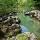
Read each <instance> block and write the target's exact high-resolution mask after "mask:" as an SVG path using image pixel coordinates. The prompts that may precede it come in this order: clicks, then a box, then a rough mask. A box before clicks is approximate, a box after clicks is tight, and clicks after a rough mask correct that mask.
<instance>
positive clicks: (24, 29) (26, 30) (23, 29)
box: [20, 25, 29, 32]
mask: <svg viewBox="0 0 40 40" xmlns="http://www.w3.org/2000/svg"><path fill="white" fill-rule="evenodd" d="M20 26H21V29H22V32H28V31H29V30H28V28H27V27H25V26H23V25H20Z"/></svg>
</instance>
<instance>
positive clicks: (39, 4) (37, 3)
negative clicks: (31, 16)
mask: <svg viewBox="0 0 40 40" xmlns="http://www.w3.org/2000/svg"><path fill="white" fill-rule="evenodd" d="M34 2H35V4H34V7H35V9H38V10H40V0H34Z"/></svg>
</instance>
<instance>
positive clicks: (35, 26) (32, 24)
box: [18, 13, 40, 37]
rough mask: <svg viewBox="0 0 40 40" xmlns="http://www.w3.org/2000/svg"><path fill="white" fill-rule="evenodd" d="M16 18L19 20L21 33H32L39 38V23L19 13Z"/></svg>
mask: <svg viewBox="0 0 40 40" xmlns="http://www.w3.org/2000/svg"><path fill="white" fill-rule="evenodd" d="M18 17H19V18H20V19H21V25H22V30H23V31H22V32H28V31H29V32H33V33H35V34H36V35H37V36H39V37H40V22H39V21H38V20H36V19H35V18H31V17H30V16H25V15H24V14H23V13H19V14H18Z"/></svg>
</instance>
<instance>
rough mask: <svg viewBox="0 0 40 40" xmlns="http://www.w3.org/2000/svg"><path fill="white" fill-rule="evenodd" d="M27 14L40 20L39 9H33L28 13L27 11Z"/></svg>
mask: <svg viewBox="0 0 40 40" xmlns="http://www.w3.org/2000/svg"><path fill="white" fill-rule="evenodd" d="M25 15H28V16H31V17H32V18H35V19H37V20H39V21H40V11H39V10H32V11H30V12H28V13H25Z"/></svg>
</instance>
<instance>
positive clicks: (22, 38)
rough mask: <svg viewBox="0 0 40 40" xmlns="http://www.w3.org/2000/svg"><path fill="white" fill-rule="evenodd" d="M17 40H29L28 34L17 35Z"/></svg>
mask: <svg viewBox="0 0 40 40" xmlns="http://www.w3.org/2000/svg"><path fill="white" fill-rule="evenodd" d="M16 39H17V40H28V36H27V34H24V33H22V34H19V35H17V36H16Z"/></svg>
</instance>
